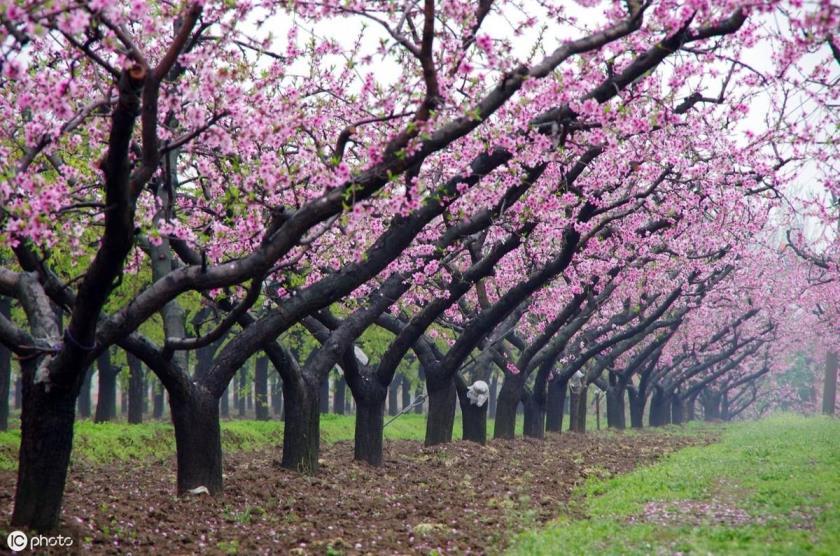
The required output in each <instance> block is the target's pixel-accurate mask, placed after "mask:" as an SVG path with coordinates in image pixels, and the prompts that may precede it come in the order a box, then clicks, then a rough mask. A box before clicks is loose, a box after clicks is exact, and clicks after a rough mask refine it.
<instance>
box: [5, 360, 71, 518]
mask: <svg viewBox="0 0 840 556" xmlns="http://www.w3.org/2000/svg"><path fill="white" fill-rule="evenodd" d="M38 362H40V358H39V360H38V361H35V360H28V361H24V362H23V373H24V378H23V391H22V392H21V395H22V398H23V412H22V414H21V431H20V435H21V440H20V452H19V456H18V480H17V487H16V489H15V507H14V512H13V513H12V522H11V525H12V526H13V527H25V528H31V529H34V530H36V531H39V532H45V531H49V530H52V529H55V527H57V526H58V520H59V515H60V513H61V500H62V498H63V495H64V484H65V481H66V479H67V467H68V465H69V463H70V451H71V450H72V446H73V422H74V420H75V416H76V394H77V393H78V391H77V390H75V389H73V388H62V387H59V386H56V385H52V388H51V389H50V391H49V392H47V391H46V389H45V388H44V384H43V383H40V384H34V383H33V379H34V375H35V368H36V365H37V364H38ZM80 377H81V374H80Z"/></svg>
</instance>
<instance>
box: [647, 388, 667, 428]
mask: <svg viewBox="0 0 840 556" xmlns="http://www.w3.org/2000/svg"><path fill="white" fill-rule="evenodd" d="M648 421H649V422H650V426H651V427H661V426H663V425H667V424H669V423H670V422H671V395H670V394H669V393H668V392H666V391H665V389H664V388H660V387H658V386H657V387H655V388H654V389H653V396H652V397H651V400H650V416H649V417H648Z"/></svg>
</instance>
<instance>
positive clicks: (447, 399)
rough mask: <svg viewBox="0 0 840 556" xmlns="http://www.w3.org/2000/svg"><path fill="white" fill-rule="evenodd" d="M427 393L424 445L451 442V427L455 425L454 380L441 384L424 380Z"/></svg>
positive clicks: (455, 395)
mask: <svg viewBox="0 0 840 556" xmlns="http://www.w3.org/2000/svg"><path fill="white" fill-rule="evenodd" d="M426 391H427V392H428V393H429V416H428V418H427V419H426V441H425V444H426V446H434V445H436V444H446V443H448V442H452V427H454V426H455V399H456V397H457V394H456V392H455V382H454V381H453V380H452V379H448V380H446V381H444V383H443V384H437V383H435V382H431V381H427V382H426Z"/></svg>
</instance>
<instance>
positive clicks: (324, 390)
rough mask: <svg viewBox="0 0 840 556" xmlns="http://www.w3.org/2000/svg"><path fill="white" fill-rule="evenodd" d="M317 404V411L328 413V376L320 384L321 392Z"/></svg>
mask: <svg viewBox="0 0 840 556" xmlns="http://www.w3.org/2000/svg"><path fill="white" fill-rule="evenodd" d="M318 399H319V400H320V401H319V402H318V406H319V411H320V412H321V413H329V412H330V374H329V373H327V375H326V376H325V377H324V380H323V381H322V382H321V392H320V393H319V396H318Z"/></svg>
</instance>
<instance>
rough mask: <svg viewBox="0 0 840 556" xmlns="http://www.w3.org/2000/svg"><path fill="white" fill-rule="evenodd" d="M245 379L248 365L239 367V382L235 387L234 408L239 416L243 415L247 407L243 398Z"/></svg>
mask: <svg viewBox="0 0 840 556" xmlns="http://www.w3.org/2000/svg"><path fill="white" fill-rule="evenodd" d="M247 380H248V367H242V368H240V369H239V380H238V382H239V384H238V386H237V387H236V408H237V413H238V414H239V417H240V418H244V417H245V410H246V408H247V400H246V399H245V397H246V396H245V394H246V386H247Z"/></svg>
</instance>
